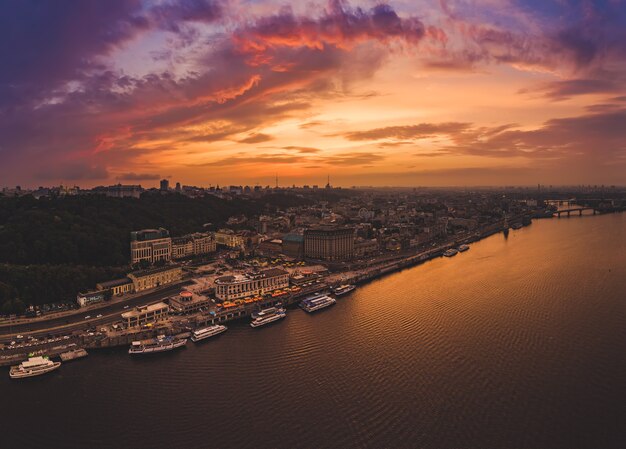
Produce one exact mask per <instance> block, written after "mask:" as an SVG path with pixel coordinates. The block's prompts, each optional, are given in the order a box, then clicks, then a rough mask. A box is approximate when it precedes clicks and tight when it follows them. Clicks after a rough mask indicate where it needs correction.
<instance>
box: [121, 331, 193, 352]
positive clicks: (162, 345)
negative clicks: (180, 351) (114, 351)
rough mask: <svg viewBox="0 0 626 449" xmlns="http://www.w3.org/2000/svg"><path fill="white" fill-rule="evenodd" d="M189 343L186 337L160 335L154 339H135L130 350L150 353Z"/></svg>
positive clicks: (169, 349)
mask: <svg viewBox="0 0 626 449" xmlns="http://www.w3.org/2000/svg"><path fill="white" fill-rule="evenodd" d="M186 344H187V339H186V338H176V337H166V336H164V335H159V336H158V337H157V338H155V339H153V340H147V341H133V342H132V344H131V345H130V349H129V350H128V353H129V354H148V353H152V352H163V351H171V350H172V349H176V348H180V347H181V346H185V345H186Z"/></svg>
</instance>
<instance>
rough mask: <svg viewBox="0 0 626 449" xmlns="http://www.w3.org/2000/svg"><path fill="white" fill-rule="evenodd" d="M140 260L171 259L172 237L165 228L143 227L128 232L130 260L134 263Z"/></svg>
mask: <svg viewBox="0 0 626 449" xmlns="http://www.w3.org/2000/svg"><path fill="white" fill-rule="evenodd" d="M142 260H145V261H148V262H149V263H154V262H156V261H158V260H165V261H168V260H172V239H171V238H170V233H169V232H168V231H167V230H166V229H163V228H159V229H143V230H141V231H135V232H131V233H130V262H131V264H132V265H135V264H136V263H139V262H141V261H142Z"/></svg>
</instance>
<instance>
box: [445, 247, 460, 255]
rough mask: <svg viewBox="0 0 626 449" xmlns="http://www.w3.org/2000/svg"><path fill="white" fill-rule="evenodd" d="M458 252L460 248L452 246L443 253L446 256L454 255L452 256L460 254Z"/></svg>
mask: <svg viewBox="0 0 626 449" xmlns="http://www.w3.org/2000/svg"><path fill="white" fill-rule="evenodd" d="M458 252H459V250H457V249H454V248H450V249H449V250H447V251H446V252H445V253H443V255H444V256H446V257H452V256H456V255H457V254H458Z"/></svg>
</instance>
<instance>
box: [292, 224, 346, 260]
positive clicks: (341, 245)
mask: <svg viewBox="0 0 626 449" xmlns="http://www.w3.org/2000/svg"><path fill="white" fill-rule="evenodd" d="M304 256H305V257H307V258H310V259H319V260H328V261H335V260H349V259H351V258H352V257H353V256H354V228H350V227H341V226H334V225H328V226H319V227H317V228H311V229H306V230H305V231H304Z"/></svg>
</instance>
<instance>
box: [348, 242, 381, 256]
mask: <svg viewBox="0 0 626 449" xmlns="http://www.w3.org/2000/svg"><path fill="white" fill-rule="evenodd" d="M377 252H378V241H377V240H376V239H371V240H360V241H357V242H355V243H354V255H355V256H356V257H365V256H370V255H372V254H376V253H377Z"/></svg>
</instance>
